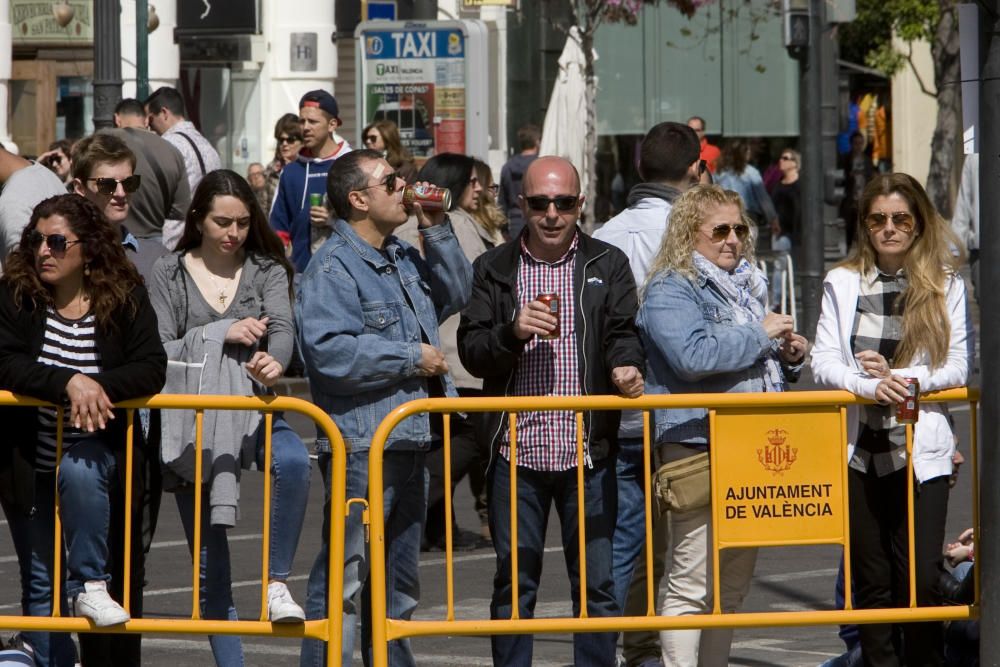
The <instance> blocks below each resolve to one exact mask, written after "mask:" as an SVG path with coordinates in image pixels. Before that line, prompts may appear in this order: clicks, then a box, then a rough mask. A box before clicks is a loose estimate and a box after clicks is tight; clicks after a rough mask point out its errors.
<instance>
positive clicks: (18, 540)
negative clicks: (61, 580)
mask: <svg viewBox="0 0 1000 667" xmlns="http://www.w3.org/2000/svg"><path fill="white" fill-rule="evenodd" d="M55 492H56V479H55V473H53V472H49V473H41V472H40V473H36V474H35V502H34V506H35V513H34V514H33V515H32V516H30V517H28V516H26V515H25V514H24V513H23V512H22V511H21V510H19V509H17V508H14V507H8V506H6V504H5V505H4V513H5V514H6V516H7V525H8V526H9V527H10V535H11V539H12V540H13V542H14V550H15V551H16V552H17V563H18V568H19V569H20V574H21V612H22V613H23V614H24V615H25V616H51V615H52V597H53V596H52V555H53V548H54V546H55V545H54V540H53V536H54V533H55ZM58 599H60V600H63V601H65V599H66V596H65V595H60V596H58ZM62 613H63V615H68V614H67V610H66V605H65V604H63V609H62ZM23 634H24V637H25V639H26V640H27V641H28V643H29V644H31V646H32V648H33V649H34V650H35V664H36V665H37V666H38V667H73V665H75V664H76V648H75V647H74V646H73V639H72V637H71V635H70V634H69V633H65V632H60V633H56V632H53V633H48V632H25V633H23Z"/></svg>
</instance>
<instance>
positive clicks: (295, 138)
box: [264, 113, 302, 213]
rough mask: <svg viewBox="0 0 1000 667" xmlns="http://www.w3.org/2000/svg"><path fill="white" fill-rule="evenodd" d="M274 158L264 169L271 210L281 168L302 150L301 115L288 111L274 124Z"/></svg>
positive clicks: (267, 211)
mask: <svg viewBox="0 0 1000 667" xmlns="http://www.w3.org/2000/svg"><path fill="white" fill-rule="evenodd" d="M274 141H275V146H274V159H273V160H271V163H270V164H268V165H267V168H266V169H265V170H264V178H265V180H266V181H267V202H268V210H266V211H264V212H265V213H269V212H270V208H271V206H270V204H271V202H273V201H274V192H275V191H276V190H277V189H278V180H279V179H280V178H281V170H282V169H284V167H285V165H286V164H288V163H289V162H292V161H293V160H295V158H296V157H298V155H299V151H300V150H302V123H301V121H299V117H298V116H296V115H295V114H293V113H286V114H285V115H284V116H282V117H281V118H279V119H278V122H277V123H275V124H274Z"/></svg>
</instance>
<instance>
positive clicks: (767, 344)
mask: <svg viewBox="0 0 1000 667" xmlns="http://www.w3.org/2000/svg"><path fill="white" fill-rule="evenodd" d="M752 224H753V223H752V222H751V221H750V219H749V217H748V216H747V215H746V212H745V210H744V208H743V200H742V199H741V198H740V196H739V195H738V194H737V193H735V192H732V191H728V190H723V189H722V188H721V187H719V186H717V185H696V186H694V187H693V188H691V189H690V190H688V191H687V192H685V193H684V194H683V195H681V196H680V197H679V198H677V199H676V200H675V201H674V204H673V208H672V209H671V211H670V222H669V224H668V227H667V233H666V235H665V236H664V237H663V242H662V243H661V245H660V250H659V252H658V253H657V255H656V257H655V259H654V260H653V263H652V265H651V267H650V271H649V279H648V280H647V282H646V286H645V288H644V291H643V294H642V301H641V304H640V306H639V315H638V318H637V324H638V326H639V333H640V336H641V337H642V341H643V344H644V346H645V348H646V354H647V370H648V373H649V375H648V377H647V379H646V386H647V391H648V392H649V393H651V394H654V393H661V394H682V393H699V394H700V393H716V392H761V391H784V390H785V388H786V382H787V381H789V380H791V381H794V380H795V379H796V378H797V377H798V372H799V369H800V367H801V364H802V359H803V356H804V355H805V350H806V340H805V338H803V337H802V336H800V335H798V334H796V333H794V332H793V331H792V318H791V316H789V315H781V314H778V313H771V312H768V311H767V309H766V302H767V293H766V292H767V281H766V279H765V277H764V275H763V273H761V271H760V270H759V269H757V268H756V266H755V264H754V253H753V246H752V244H751V243H750V232H751V225H752ZM655 423H656V428H655V438H654V440H653V442H654V443H655V450H654V451H655V458H656V459H657V463H658V464H659V465H662V464H664V463H671V462H675V461H681V460H683V459H688V458H690V457H694V456H697V455H699V454H703V453H704V452H705V451H706V450H707V449H708V447H709V446H710V445H711V443H710V442H709V441H708V417H707V413H706V411H705V410H704V409H700V408H684V409H673V410H657V411H656V414H655ZM705 484H706V486H707V485H708V481H707V478H706V481H705ZM707 498H708V494H707V489H706V501H705V503H704V504H700V503H699V504H697V506H692V507H685V508H672V511H670V512H669V514H668V515H667V516H668V521H669V522H670V525H669V535H670V540H671V544H670V546H669V547H668V549H667V552H666V556H665V560H666V564H665V571H666V572H668V573H669V578H668V586H667V592H666V596H665V599H664V601H663V607H662V611H661V613H662V614H663V615H664V616H676V615H681V614H703V613H708V612H709V611H710V604H709V600H710V595H711V590H712V582H711V580H710V577H709V568H710V564H709V560H710V554H711V552H712V550H711V546H710V545H711V542H710V537H709V524H710V521H711V504H710V503H709V502H708V500H707ZM756 558H757V552H756V550H755V549H738V550H736V549H727V550H725V551H723V552H722V556H721V559H722V560H721V568H722V573H721V577H722V580H721V582H720V586H721V591H722V600H721V604H722V609H723V611H726V612H732V611H736V610H737V609H739V608H740V606H741V605H742V602H743V598H744V597H745V596H746V593H747V591H748V590H749V587H750V578H751V576H752V575H753V569H754V563H755V561H756ZM731 642H732V630H712V631H707V630H706V631H702V632H699V631H698V630H673V631H664V632H661V633H660V644H661V648H662V651H663V662H664V664H666V665H678V666H680V667H695V666H696V665H701V666H703V667H714V666H716V665H720V666H725V665H727V664H728V658H729V646H730V643H731ZM699 645H700V646H699Z"/></svg>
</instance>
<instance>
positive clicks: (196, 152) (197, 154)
mask: <svg viewBox="0 0 1000 667" xmlns="http://www.w3.org/2000/svg"><path fill="white" fill-rule="evenodd" d="M177 134H179V135H181V136H182V137H184V138H185V139H187V142H188V143H189V144H191V148H193V149H194V156H195V157H196V158H198V166H199V167H201V175H202V176H204V175H205V161H204V160H202V159H201V151H199V150H198V144H196V143H194V139H192V138H191V137H189V136H188V135H186V134H184V133H183V132H177Z"/></svg>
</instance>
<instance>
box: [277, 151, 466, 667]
mask: <svg viewBox="0 0 1000 667" xmlns="http://www.w3.org/2000/svg"><path fill="white" fill-rule="evenodd" d="M404 185H405V183H404V181H403V179H402V178H400V177H399V176H398V175H397V174H396V172H395V171H394V170H393V168H392V166H390V165H389V163H388V162H386V160H385V159H384V158H383V157H382V156H381V154H380V153H378V152H376V151H371V150H361V151H355V152H353V153H349V154H347V155H345V156H343V157H342V158H340V159H338V160H337V161H336V162H334V164H333V165H332V166H331V168H330V173H329V175H328V177H327V194H328V197H329V200H330V203H331V205H332V207H333V209H334V211H335V212H336V214H337V217H338V218H339V219H338V220H337V221H336V222H335V223H334V228H333V234H332V236H331V237H330V239H329V240H328V241H327V242H326V243H325V244H324V245H323V246H322V247H321V248H320V249H319V251H318V252H317V253H316V254H314V255H313V257H312V259H311V260H310V262H309V266H308V268H307V269H306V271H305V273H304V274H303V277H302V284H301V287H300V290H299V294H298V303H297V306H296V312H295V318H296V323H297V325H298V332H299V340H300V343H301V347H302V355H303V357H304V360H305V366H306V369H307V371H308V374H309V384H310V388H311V390H312V395H313V400H314V401H315V403H316V404H317V405H318V406H319V407H321V408H323V409H324V410H325V411H326V412H327V413H329V415H330V417H331V418H332V419H333V420H334V422H335V423H336V424H337V427H338V428H339V429H340V432H341V434H342V435H343V436H344V442H345V443H346V445H347V450H348V455H347V497H348V498H364V497H366V496H367V495H368V448H369V445H370V442H371V439H372V436H373V435H374V433H375V429H376V428H377V427H378V425H379V423H380V422H381V421H382V419H383V418H384V417H385V416H386V415H387V414H388V413H389V412H390V411H391V410H393V409H395V408H396V407H398V406H400V405H402V404H403V403H406V402H407V401H410V400H414V399H418V398H428V397H434V396H457V393H456V392H455V387H454V386H453V385H452V381H451V378H450V377H449V375H448V366H447V364H446V363H445V360H444V355H443V354H442V353H441V349H440V345H441V344H440V340H439V336H438V323H439V322H441V321H443V320H444V319H445V318H447V317H448V316H449V315H451V314H453V313H457V312H458V311H460V310H461V309H462V307H463V306H464V305H465V303H466V301H467V300H468V298H469V289H470V285H471V282H472V271H471V267H470V265H469V262H468V261H467V260H466V259H465V255H464V254H463V252H462V250H461V248H459V245H458V241H456V239H455V236H454V235H453V233H452V230H451V224H450V223H449V222H448V221H447V216H446V215H445V214H444V213H437V214H435V215H434V216H433V217H432V218H429V217H428V216H427V215H425V214H424V213H423V212H422V211H421V210H420V208H419V206H415V207H414V208H415V213H416V216H417V220H418V224H419V228H420V233H421V236H422V237H423V247H424V253H425V255H426V260H424V259H421V257H420V253H419V252H418V251H417V249H416V248H414V247H413V246H411V245H409V244H407V243H405V242H402V241H400V240H398V239H397V238H396V237H394V236H393V235H392V233H393V231H394V230H395V229H396V228H397V227H399V226H400V225H402V224H403V223H404V222H406V220H407V211H406V209H405V208H404V206H403V202H402V190H403V186H404ZM432 439H433V435H432V430H431V421H430V419H429V417H428V415H427V414H422V415H417V416H413V417H410V418H409V419H407V420H406V421H404V422H403V423H401V424H400V425H399V426H398V427H396V429H395V430H394V431H393V432H392V435H391V436H390V437H389V440H388V442H387V443H386V451H385V454H384V457H385V458H384V465H383V473H384V485H385V487H384V492H385V530H386V534H387V535H388V536H389V537H388V539H387V544H386V551H387V559H388V564H389V567H390V568H391V570H392V573H393V576H392V577H390V578H389V581H388V587H389V590H388V592H387V594H388V598H389V599H388V611H389V615H390V617H392V618H402V619H408V618H410V616H411V614H412V613H413V610H414V609H415V608H416V606H417V602H418V599H419V592H420V588H419V582H418V571H417V566H418V561H419V556H420V536H421V534H422V533H423V523H424V515H425V513H426V509H427V508H426V504H427V481H426V472H425V468H424V455H425V454H426V452H427V451H428V449H430V447H431V443H432ZM317 449H318V450H319V452H320V458H319V463H320V470H321V472H322V473H323V477H324V481H325V482H326V505H325V507H324V511H323V521H324V526H323V539H324V542H323V548H322V549H321V551H320V554H319V555H318V556H317V558H316V562H315V564H314V566H313V569H312V572H311V574H310V576H309V585H308V594H307V601H306V613H307V616H308V618H323V617H325V616H326V614H327V609H326V599H327V592H326V587H327V581H326V572H327V553H328V544H327V543H326V540H327V537H328V535H329V525H328V521H329V516H330V449H329V442H327V441H326V440H325V438H322V437H321V438H320V439H319V440H318V441H317ZM345 531H346V532H345V539H344V541H345V544H344V560H345V570H344V635H343V637H344V643H343V663H342V664H345V665H349V664H351V657H352V654H353V652H354V625H355V622H356V618H357V613H358V604H357V602H356V600H355V598H356V594H357V593H358V591H359V590H360V589H361V588H362V587H363V586H364V585H365V583H366V580H367V578H368V564H367V562H366V558H365V540H364V526H363V524H362V522H361V509H360V507H358V506H357V505H354V506H352V508H351V512H350V514H349V515H348V517H347V522H346V526H345ZM364 606H365V609H369V605H367V604H366V605H364ZM370 622H371V619H370V616H369V614H367V613H366V614H365V616H364V617H363V618H362V637H363V638H364V639H365V641H366V642H368V641H370V637H371V634H370V628H369V624H370ZM370 648H371V647H370V646H365V647H363V650H364V651H369V650H370ZM389 651H390V653H389V655H390V662H391V664H393V665H404V666H405V665H412V664H414V661H413V655H412V653H411V652H410V646H409V642H408V640H398V641H393V642H391V644H390V647H389ZM324 654H325V651H324V649H323V644H322V642H319V641H316V640H304V641H303V645H302V658H301V664H302V665H303V666H306V665H308V666H309V667H312V666H314V665H323V664H324Z"/></svg>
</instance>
